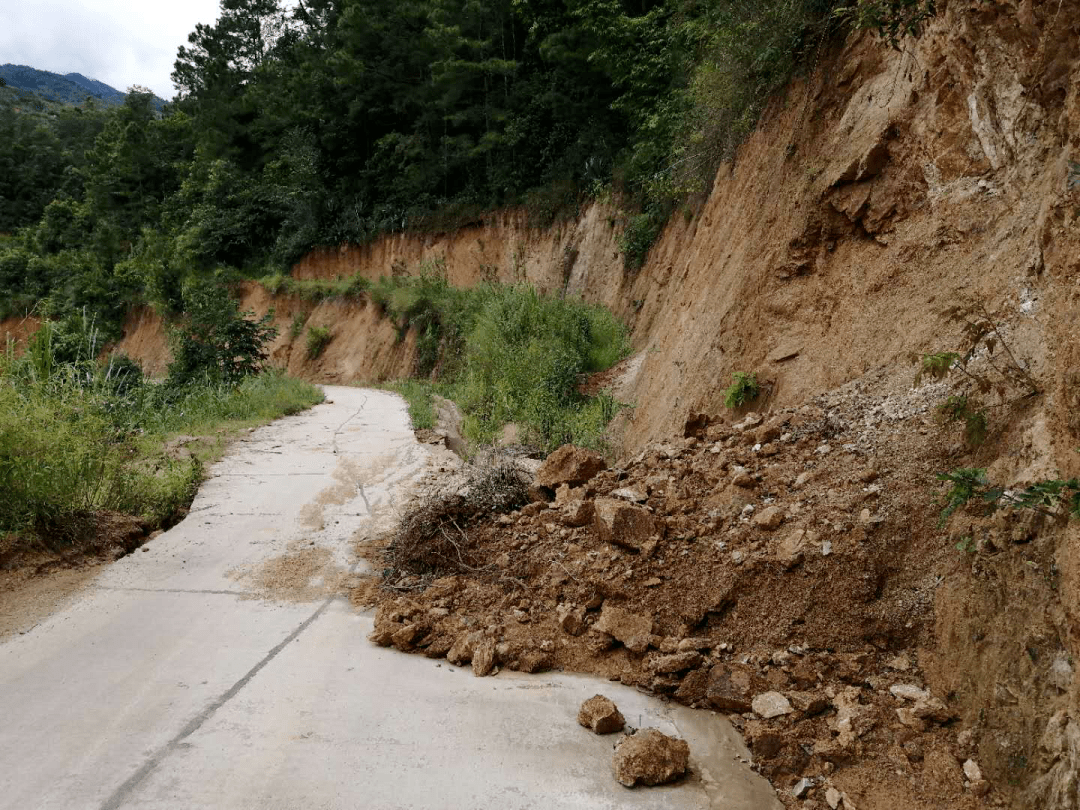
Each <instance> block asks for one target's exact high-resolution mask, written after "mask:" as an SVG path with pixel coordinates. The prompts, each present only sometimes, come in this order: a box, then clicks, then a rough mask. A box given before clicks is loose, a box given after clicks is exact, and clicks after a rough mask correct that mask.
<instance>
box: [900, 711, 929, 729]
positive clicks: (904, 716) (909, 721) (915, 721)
mask: <svg viewBox="0 0 1080 810" xmlns="http://www.w3.org/2000/svg"><path fill="white" fill-rule="evenodd" d="M896 717H897V719H899V720H900V722H901V723H903V724H904V725H905V726H907V727H908V728H913V729H915V730H916V731H926V721H925V720H922V719H920V718H919V717H916V716H915V712H914V710H912V709H908V708H904V709H897V710H896Z"/></svg>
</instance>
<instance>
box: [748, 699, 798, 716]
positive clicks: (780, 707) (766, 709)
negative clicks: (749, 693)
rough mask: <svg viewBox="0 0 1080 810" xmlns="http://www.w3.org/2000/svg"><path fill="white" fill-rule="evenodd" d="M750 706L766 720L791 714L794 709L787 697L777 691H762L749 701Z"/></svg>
mask: <svg viewBox="0 0 1080 810" xmlns="http://www.w3.org/2000/svg"><path fill="white" fill-rule="evenodd" d="M750 708H752V709H753V710H754V713H755V714H758V715H760V716H761V717H764V718H765V719H766V720H771V719H772V718H773V717H780V716H781V715H785V714H791V712H792V711H794V710H793V709H792V708H791V703H790V702H789V701H788V699H787V698H786V697H784V696H783V695H781V694H780V693H779V692H763V693H762V694H760V695H758V696H757V697H755V698H754V699H753V701H751V703H750Z"/></svg>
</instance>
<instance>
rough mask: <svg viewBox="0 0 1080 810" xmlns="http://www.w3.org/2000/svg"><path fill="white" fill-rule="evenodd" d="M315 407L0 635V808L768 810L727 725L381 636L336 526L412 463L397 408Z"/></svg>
mask: <svg viewBox="0 0 1080 810" xmlns="http://www.w3.org/2000/svg"><path fill="white" fill-rule="evenodd" d="M327 395H328V398H329V399H330V400H332V402H329V403H327V404H324V405H321V406H318V407H316V408H314V409H313V410H311V411H309V412H307V413H304V414H300V415H298V416H294V417H290V418H287V419H283V420H280V421H279V422H276V423H275V424H273V425H271V426H269V427H266V428H263V429H260V430H258V431H256V432H254V433H252V434H250V436H249V437H248V438H247V439H246V440H245V441H243V442H241V443H238V444H237V445H236V446H234V448H233V449H232V451H231V452H230V453H229V455H228V456H227V457H226V458H225V459H224V460H223V461H221V462H220V463H219V464H217V465H216V466H215V467H214V469H213V470H212V475H211V478H210V480H209V481H207V482H206V484H205V485H204V486H203V487H202V489H201V491H200V492H199V495H198V497H197V498H196V500H195V503H194V504H193V507H192V510H191V513H190V515H189V516H188V517H187V519H186V520H184V521H183V522H182V523H181V524H179V525H178V526H176V527H175V528H174V529H172V530H171V531H169V532H167V533H166V534H164V535H162V536H160V537H158V538H157V539H155V540H154V541H153V542H152V543H150V544H149V545H148V546H147V547H146V550H145V551H140V552H136V553H135V554H132V555H131V556H129V557H126V558H124V559H123V560H120V561H119V562H117V563H116V564H114V565H112V566H109V567H108V568H106V569H105V570H104V573H103V574H101V575H100V576H99V577H97V578H96V579H95V580H94V581H93V583H92V584H91V585H90V587H89V588H88V589H87V590H85V591H84V592H83V593H82V594H81V595H80V596H79V597H77V598H76V599H75V600H74V601H73V602H72V603H71V604H70V605H68V607H66V608H65V609H64V610H62V611H61V612H59V613H56V614H54V615H52V616H51V617H49V618H48V619H46V620H45V621H44V622H42V623H41V624H39V625H38V626H36V627H34V628H33V629H32V630H31V631H29V632H27V633H25V634H24V635H20V636H15V637H13V638H10V639H8V640H7V641H5V642H4V643H2V644H0V808H12V810H34V809H36V808H63V809H64V810H77V809H78V808H94V810H114V809H115V808H146V809H147V810H148V809H149V808H252V809H253V810H254V809H255V808H258V809H259V810H270V809H271V808H282V809H285V808H288V809H289V810H292V809H293V808H303V809H304V810H315V808H377V809H380V810H381V809H382V808H386V809H387V810H389V809H390V808H499V810H512V808H545V809H547V808H590V810H596V808H615V807H635V808H636V807H652V808H704V807H710V806H711V807H723V808H727V809H729V810H761V809H763V808H778V807H779V804H778V803H777V802H776V798H775V796H774V795H773V793H772V790H771V789H770V788H769V786H768V784H767V783H766V782H764V781H763V780H762V779H760V778H759V777H758V776H757V775H756V774H754V773H753V772H752V771H751V770H749V769H748V768H747V767H746V766H745V765H743V764H741V763H740V762H739V761H738V758H739V757H744V758H746V759H748V758H749V756H748V754H747V752H746V750H745V749H744V748H743V747H742V744H741V741H740V740H739V738H738V736H737V735H736V734H735V733H734V732H733V731H732V729H731V728H730V726H729V725H728V724H727V722H726V720H724V719H723V718H720V717H717V716H714V715H712V714H710V713H706V712H692V711H689V710H686V709H682V708H677V707H672V706H665V705H663V704H661V703H660V702H658V701H655V700H653V699H650V698H646V697H645V696H643V695H641V694H639V693H637V692H636V691H634V690H630V689H627V688H625V687H620V686H618V685H614V684H609V683H607V682H597V681H593V680H589V679H586V678H580V677H573V676H564V675H543V676H518V675H513V674H510V673H503V674H500V675H499V676H498V677H495V678H474V677H473V676H472V674H471V672H469V671H465V670H461V669H459V668H456V667H452V666H450V665H449V664H447V663H446V662H445V661H444V662H441V663H437V662H434V661H430V660H427V659H425V658H422V657H419V656H407V655H402V654H400V653H395V652H393V651H391V650H384V649H381V648H378V647H376V646H374V645H372V644H371V643H370V642H368V641H367V640H366V635H367V633H368V632H370V630H371V625H372V620H371V617H370V616H368V615H363V614H361V613H358V612H357V611H355V610H354V609H353V608H352V607H350V605H349V604H348V602H347V601H346V600H345V599H344V598H343V597H342V596H341V593H342V591H343V589H344V588H345V587H346V586H347V585H348V583H349V581H350V578H351V577H354V576H355V574H354V573H353V570H354V567H355V565H356V564H357V563H356V560H355V557H354V554H353V547H354V543H355V540H357V539H362V538H363V537H364V536H365V535H367V534H371V533H373V532H377V531H379V530H380V528H382V527H385V526H386V525H388V522H389V521H390V520H392V518H393V510H394V505H395V504H396V503H398V502H400V500H401V499H402V498H403V497H404V495H405V494H406V493H407V492H408V490H409V488H410V487H411V486H412V485H413V484H414V483H415V481H416V480H417V479H418V478H419V477H420V476H421V475H422V474H423V473H424V472H425V471H426V470H427V469H428V468H429V466H430V464H431V463H432V461H431V456H430V450H429V449H428V448H426V447H424V446H421V445H418V444H417V443H416V441H415V440H414V438H413V436H412V432H411V430H410V429H409V425H408V417H407V415H406V412H405V408H404V404H403V403H402V402H401V400H400V399H398V398H397V397H395V396H392V395H390V394H386V393H382V392H376V391H366V390H360V389H349V388H328V389H327ZM596 692H603V693H604V694H606V695H608V696H610V697H611V698H613V699H614V700H615V701H616V702H617V703H618V704H619V706H620V708H621V709H622V711H623V713H624V714H625V715H626V717H627V719H628V721H630V722H631V724H633V725H636V726H640V727H644V726H655V727H658V728H660V729H661V730H664V731H666V732H668V733H676V734H679V735H680V736H682V737H684V738H685V739H687V740H688V741H689V742H690V745H691V750H692V752H693V761H692V767H693V770H694V773H693V776H692V777H690V778H689V779H687V780H686V781H685V782H684V783H683V784H680V785H677V786H674V787H666V788H653V789H645V788H639V789H636V790H627V789H625V788H623V787H621V786H620V785H618V784H617V783H616V782H615V781H614V779H613V778H612V777H611V772H610V759H611V746H612V743H613V742H614V740H613V739H612V738H602V737H597V736H595V735H592V734H590V733H588V732H586V731H585V730H584V729H582V728H580V727H579V726H578V725H577V724H576V722H575V716H576V712H577V708H578V706H579V704H580V702H581V701H582V700H583V699H585V698H587V697H589V696H591V695H592V694H594V693H596Z"/></svg>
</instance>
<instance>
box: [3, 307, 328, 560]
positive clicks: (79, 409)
mask: <svg viewBox="0 0 1080 810" xmlns="http://www.w3.org/2000/svg"><path fill="white" fill-rule="evenodd" d="M226 298H227V297H226ZM222 311H224V312H226V313H229V312H230V310H229V308H228V307H225V308H224V309H223V310H222ZM228 317H229V318H230V319H231V320H232V321H241V320H246V319H244V318H243V317H242V316H241V315H240V314H239V313H237V312H236V311H235V305H233V308H232V310H231V314H230V315H229V316H228ZM246 322H247V323H248V324H251V325H252V326H255V325H256V324H253V323H252V322H251V321H246ZM231 328H232V329H233V331H240V332H243V331H244V330H245V327H243V326H242V325H241V326H238V325H237V324H236V323H233V324H232V326H231ZM191 340H193V335H192V332H191V331H190V325H189V327H188V328H187V329H184V328H181V329H179V330H178V331H177V334H176V336H175V342H176V344H177V345H183V344H184V343H185V342H190V341H191ZM24 349H25V350H24V351H22V352H21V353H19V354H18V355H16V351H15V346H14V345H11V344H9V345H8V346H6V348H5V351H4V353H3V354H2V355H0V492H3V493H4V495H3V497H2V498H0V534H8V533H10V534H15V535H21V536H24V537H26V538H27V539H28V540H29V539H31V538H35V539H37V540H40V541H42V542H44V543H45V544H46V545H48V546H51V547H54V548H57V547H60V546H62V545H64V544H69V543H72V542H74V541H76V540H80V539H82V538H84V537H85V535H86V534H87V533H88V532H90V531H91V530H92V526H93V525H94V519H95V516H97V515H98V514H100V513H101V512H103V511H109V512H119V513H123V514H127V515H133V516H136V517H138V518H139V519H141V520H142V521H143V522H144V524H145V525H146V527H147V528H157V527H161V526H165V525H168V524H169V523H170V522H172V521H173V520H175V518H176V517H177V516H178V514H179V513H180V512H181V510H183V509H184V508H185V507H186V506H187V505H188V504H189V503H190V501H191V498H192V497H193V496H194V493H195V489H196V487H197V486H198V484H199V482H200V481H201V477H202V471H203V465H204V463H205V462H207V461H209V460H212V459H213V458H214V457H216V455H217V454H219V453H220V452H221V450H222V449H223V447H224V442H225V440H227V439H228V438H229V437H230V436H231V435H232V434H233V433H235V432H236V431H238V430H239V429H241V428H245V427H249V426H253V425H256V424H261V423H264V422H268V421H270V420H272V419H275V418H277V417H279V416H282V415H284V414H288V413H294V412H297V411H299V410H302V409H304V408H307V407H309V406H311V405H313V404H315V403H316V402H318V401H320V400H321V399H322V394H321V392H320V391H319V390H318V389H316V388H315V387H314V386H311V385H308V384H306V383H302V382H299V381H297V380H291V379H288V378H286V377H284V376H282V375H280V374H278V373H275V372H265V373H260V372H261V354H260V352H261V344H258V345H254V346H249V347H248V348H247V349H243V351H246V353H247V361H248V362H246V363H240V364H239V365H233V364H222V363H220V362H217V360H215V359H213V358H210V357H208V356H204V357H203V358H202V362H201V365H199V366H198V367H197V368H196V367H195V365H193V363H192V362H191V361H190V358H189V359H188V361H187V362H178V363H174V365H173V368H172V369H171V370H170V371H171V373H170V376H169V378H168V379H166V380H165V381H164V382H152V381H149V380H147V379H145V378H144V377H143V375H142V372H141V370H140V369H139V367H138V365H136V364H135V363H134V362H132V361H131V360H129V359H127V358H126V357H125V356H124V355H122V354H112V355H109V356H108V357H107V358H104V359H103V358H101V357H100V356H99V350H100V345H99V333H98V332H97V330H96V328H95V327H94V323H93V321H92V320H91V319H90V318H88V317H78V318H70V319H68V320H66V321H63V322H46V323H45V324H44V325H43V326H42V328H41V329H40V330H39V331H38V332H37V333H36V334H35V335H34V336H33V337H32V338H31V340H30V342H29V344H28V345H27V346H26V347H24ZM234 349H236V350H237V351H241V350H242V347H240V346H239V345H237V346H234ZM237 356H239V355H237ZM241 368H242V369H243V370H242V371H240V370H239V369H241ZM178 436H180V437H182V438H181V439H179V444H178V443H177V439H176V437H178Z"/></svg>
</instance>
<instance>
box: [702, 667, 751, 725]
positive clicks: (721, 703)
mask: <svg viewBox="0 0 1080 810" xmlns="http://www.w3.org/2000/svg"><path fill="white" fill-rule="evenodd" d="M757 681H758V678H757V672H756V670H755V669H754V668H753V667H751V666H749V665H747V664H736V663H723V664H717V665H716V666H714V667H713V668H712V669H711V670H709V682H708V684H707V685H706V687H705V699H706V700H708V701H709V703H710V704H711V705H712V706H713V708H715V709H719V710H720V711H723V712H739V713H740V714H741V713H742V712H748V711H750V704H751V701H752V700H753V698H754V692H755V687H756V686H757Z"/></svg>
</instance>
